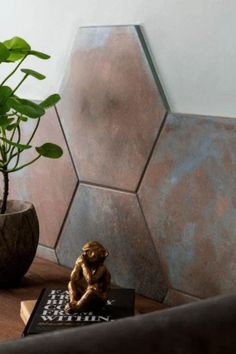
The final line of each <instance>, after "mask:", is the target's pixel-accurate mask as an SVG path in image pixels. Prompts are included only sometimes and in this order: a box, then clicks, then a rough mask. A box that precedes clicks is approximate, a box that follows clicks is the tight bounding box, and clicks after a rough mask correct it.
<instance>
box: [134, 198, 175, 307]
mask: <svg viewBox="0 0 236 354" xmlns="http://www.w3.org/2000/svg"><path fill="white" fill-rule="evenodd" d="M136 198H137V202H138V206H139V209H140V211H141V214H142V217H143V220H144V223H145V226H146V229H147V232H148V235H149V237H150V240H151V243H152V245H153V248H154V249H155V251H156V255H157V257H158V260H159V262H160V267H161V272H162V277H163V281H164V283H165V285H166V288H167V289H166V292H165V294H164V296H163V299H162V302H164V301H165V298H166V296H167V293H168V290H169V288H170V284H169V279H168V278H166V277H165V273H164V271H163V267H162V264H161V259H160V256H159V252H158V250H157V247H156V245H155V243H154V240H153V237H152V233H151V230H150V228H149V226H148V223H147V219H146V217H145V214H144V211H143V208H142V203H141V201H140V199H139V195H138V194H137V193H136Z"/></svg>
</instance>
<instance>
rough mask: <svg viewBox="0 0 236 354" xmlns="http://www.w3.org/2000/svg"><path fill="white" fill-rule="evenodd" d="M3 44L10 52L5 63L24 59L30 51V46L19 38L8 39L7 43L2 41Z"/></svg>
mask: <svg viewBox="0 0 236 354" xmlns="http://www.w3.org/2000/svg"><path fill="white" fill-rule="evenodd" d="M3 44H4V45H5V46H6V47H7V49H8V50H9V51H10V55H9V56H8V58H7V61H11V62H14V61H17V60H20V59H22V58H24V56H25V55H27V54H28V52H29V51H30V49H31V47H30V45H29V44H28V43H27V42H26V41H25V40H24V39H23V38H20V37H13V38H11V39H8V40H7V41H4V42H3Z"/></svg>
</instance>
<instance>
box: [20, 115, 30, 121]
mask: <svg viewBox="0 0 236 354" xmlns="http://www.w3.org/2000/svg"><path fill="white" fill-rule="evenodd" d="M20 120H22V122H27V120H28V118H27V117H25V116H21V117H20Z"/></svg>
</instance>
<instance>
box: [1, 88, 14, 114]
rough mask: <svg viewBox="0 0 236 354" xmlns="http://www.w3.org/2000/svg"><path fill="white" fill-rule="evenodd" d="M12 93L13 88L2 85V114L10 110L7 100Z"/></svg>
mask: <svg viewBox="0 0 236 354" xmlns="http://www.w3.org/2000/svg"><path fill="white" fill-rule="evenodd" d="M11 94H12V89H11V88H10V87H8V86H0V115H2V114H5V113H7V112H8V111H9V107H8V106H7V104H6V101H7V99H8V97H9V96H11Z"/></svg>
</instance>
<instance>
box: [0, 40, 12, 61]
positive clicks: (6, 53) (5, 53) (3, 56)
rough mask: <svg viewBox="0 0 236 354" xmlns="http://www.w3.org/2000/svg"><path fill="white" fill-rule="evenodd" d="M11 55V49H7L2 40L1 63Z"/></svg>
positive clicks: (0, 46)
mask: <svg viewBox="0 0 236 354" xmlns="http://www.w3.org/2000/svg"><path fill="white" fill-rule="evenodd" d="M9 55H10V52H9V50H8V49H7V47H6V46H5V45H4V44H3V43H1V42H0V63H2V62H3V61H5V60H6V59H7V58H8V57H9Z"/></svg>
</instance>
